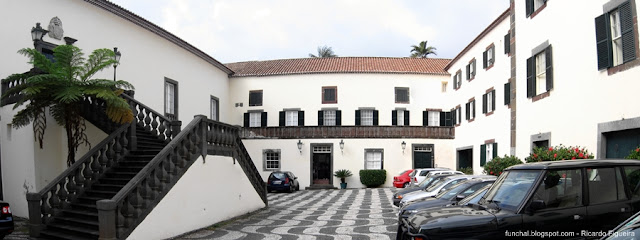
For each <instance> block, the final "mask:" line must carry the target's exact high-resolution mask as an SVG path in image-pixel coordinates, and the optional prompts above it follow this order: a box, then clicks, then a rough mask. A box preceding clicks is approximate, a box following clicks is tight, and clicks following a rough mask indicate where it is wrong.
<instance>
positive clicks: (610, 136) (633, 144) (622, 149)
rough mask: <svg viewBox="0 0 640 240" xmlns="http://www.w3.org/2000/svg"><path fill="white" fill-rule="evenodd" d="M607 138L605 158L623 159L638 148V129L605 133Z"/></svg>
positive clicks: (639, 139) (639, 140)
mask: <svg viewBox="0 0 640 240" xmlns="http://www.w3.org/2000/svg"><path fill="white" fill-rule="evenodd" d="M605 136H606V138H607V152H606V158H624V157H626V156H627V155H629V153H630V152H631V151H632V150H634V149H636V148H637V147H638V146H640V129H630V130H623V131H616V132H609V133H605Z"/></svg>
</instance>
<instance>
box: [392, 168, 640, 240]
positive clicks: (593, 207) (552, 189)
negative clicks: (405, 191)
mask: <svg viewBox="0 0 640 240" xmlns="http://www.w3.org/2000/svg"><path fill="white" fill-rule="evenodd" d="M638 210H640V161H637V160H566V161H554V162H539V163H529V164H521V165H517V166H513V167H510V168H508V169H506V170H505V172H504V173H503V174H502V175H500V177H499V178H498V179H497V180H496V182H495V183H494V184H493V185H492V186H491V188H490V189H489V190H488V192H487V193H486V194H485V195H484V197H483V198H482V199H481V200H480V201H479V202H478V203H477V204H469V205H467V206H456V207H449V208H441V209H439V210H438V209H434V210H433V211H427V212H419V213H417V214H415V215H412V216H411V217H409V218H408V219H403V220H402V223H400V226H399V227H398V231H399V232H398V238H399V239H411V238H412V237H415V238H416V239H417V238H423V239H451V238H459V239H465V238H474V239H498V238H505V237H516V236H518V237H521V236H529V237H542V235H548V237H561V238H568V237H588V236H582V235H584V234H585V233H593V232H600V231H607V230H610V229H613V228H614V227H615V226H616V225H615V224H616V223H619V222H622V221H624V219H626V218H628V217H630V216H631V215H633V214H634V213H635V212H637V211H638Z"/></svg>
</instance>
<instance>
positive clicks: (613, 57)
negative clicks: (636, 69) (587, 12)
mask: <svg viewBox="0 0 640 240" xmlns="http://www.w3.org/2000/svg"><path fill="white" fill-rule="evenodd" d="M633 19H634V16H633V11H632V7H631V3H630V2H629V1H626V2H624V3H622V4H620V5H619V6H617V7H615V8H614V9H612V10H611V11H610V12H607V13H605V14H603V15H600V16H598V17H597V18H596V20H595V22H596V41H597V53H598V70H602V69H605V68H610V67H615V66H618V65H621V64H623V63H626V62H629V61H632V60H635V59H636V39H635V38H636V37H635V34H634V29H635V28H636V27H635V26H634V25H635V24H634V20H633Z"/></svg>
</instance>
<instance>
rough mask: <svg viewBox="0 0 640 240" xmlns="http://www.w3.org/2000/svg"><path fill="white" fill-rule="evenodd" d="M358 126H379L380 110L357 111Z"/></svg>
mask: <svg viewBox="0 0 640 240" xmlns="http://www.w3.org/2000/svg"><path fill="white" fill-rule="evenodd" d="M356 126H378V110H373V109H361V110H356Z"/></svg>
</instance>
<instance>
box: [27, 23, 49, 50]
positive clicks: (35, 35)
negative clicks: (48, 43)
mask: <svg viewBox="0 0 640 240" xmlns="http://www.w3.org/2000/svg"><path fill="white" fill-rule="evenodd" d="M48 32H49V31H47V30H44V28H42V27H40V23H36V26H35V27H32V28H31V40H33V45H34V46H36V45H37V42H38V41H42V37H43V36H44V35H45V34H47V33H48Z"/></svg>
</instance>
